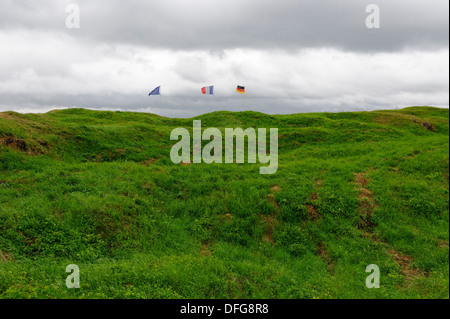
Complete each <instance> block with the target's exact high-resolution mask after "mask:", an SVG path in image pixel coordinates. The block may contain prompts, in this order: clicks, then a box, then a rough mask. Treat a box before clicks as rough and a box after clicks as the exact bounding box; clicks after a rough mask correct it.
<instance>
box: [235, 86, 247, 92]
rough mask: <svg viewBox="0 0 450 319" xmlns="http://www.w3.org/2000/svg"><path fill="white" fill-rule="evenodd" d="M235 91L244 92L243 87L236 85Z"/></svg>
mask: <svg viewBox="0 0 450 319" xmlns="http://www.w3.org/2000/svg"><path fill="white" fill-rule="evenodd" d="M236 92H238V93H241V94H245V87H244V86H240V85H238V86H237V88H236Z"/></svg>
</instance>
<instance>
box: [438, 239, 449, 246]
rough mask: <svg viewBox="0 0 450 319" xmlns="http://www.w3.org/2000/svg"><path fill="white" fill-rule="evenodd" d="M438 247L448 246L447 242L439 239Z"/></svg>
mask: <svg viewBox="0 0 450 319" xmlns="http://www.w3.org/2000/svg"><path fill="white" fill-rule="evenodd" d="M439 247H441V248H448V242H446V241H443V240H441V241H440V242H439Z"/></svg>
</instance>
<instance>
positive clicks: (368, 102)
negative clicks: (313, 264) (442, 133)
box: [0, 0, 449, 117]
mask: <svg viewBox="0 0 450 319" xmlns="http://www.w3.org/2000/svg"><path fill="white" fill-rule="evenodd" d="M372 3H373V4H377V5H378V6H379V8H380V17H381V20H380V21H381V25H380V28H379V29H368V28H367V27H366V18H367V16H368V15H369V14H370V13H366V7H367V6H368V5H369V4H372ZM68 4H77V5H78V6H79V9H80V28H73V29H69V28H67V27H66V19H67V17H68V16H69V15H70V14H71V13H72V12H69V13H67V12H66V7H67V5H68ZM448 59H449V1H447V0H426V1H425V0H420V1H419V0H368V1H365V0H339V1H336V0H301V1H299V0H277V1H266V0H214V1H212V0H207V1H206V0H165V1H161V0H159V1H153V0H150V1H149V0H141V1H139V0H131V1H130V0H128V1H125V0H122V1H119V0H89V1H88V0H79V1H75V0H67V1H66V0H0V111H6V110H13V111H18V112H46V111H49V110H51V109H55V108H68V107H83V108H90V109H100V110H130V111H140V112H152V113H157V114H160V115H164V116H176V117H186V116H193V115H198V114H202V113H206V112H210V111H215V110H230V111H241V110H255V111H261V112H265V113H269V114H277V113H298V112H322V111H328V112H337V111H353V110H375V109H393V108H399V107H405V106H412V105H433V106H441V107H448V104H449V62H448ZM158 85H161V93H162V96H161V99H160V98H159V97H156V96H148V93H149V92H150V91H151V90H152V89H154V88H155V87H156V86H158ZM205 85H214V86H215V87H214V88H215V94H214V96H204V95H202V94H201V91H200V89H201V87H203V86H205ZM237 85H241V86H245V88H246V96H245V97H244V96H242V95H240V94H238V93H236V86H237Z"/></svg>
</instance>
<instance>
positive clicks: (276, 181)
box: [0, 107, 449, 298]
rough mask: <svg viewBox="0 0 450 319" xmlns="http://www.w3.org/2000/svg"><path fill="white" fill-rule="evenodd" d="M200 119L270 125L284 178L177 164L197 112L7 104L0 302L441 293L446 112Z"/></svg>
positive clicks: (444, 292)
mask: <svg viewBox="0 0 450 319" xmlns="http://www.w3.org/2000/svg"><path fill="white" fill-rule="evenodd" d="M195 119H201V120H202V128H203V129H205V128H207V127H218V128H220V129H221V131H222V132H223V131H224V128H226V127H231V128H235V127H241V128H243V129H245V128H248V127H254V128H258V127H259V128H271V127H276V128H278V133H279V154H280V155H279V167H278V171H277V172H276V173H275V174H273V175H260V174H259V167H260V166H261V164H259V163H257V164H210V165H208V164H204V163H202V164H192V165H188V166H183V165H176V164H173V163H172V162H171V160H170V148H171V145H173V144H174V143H175V142H176V141H171V140H170V138H169V137H170V132H171V131H172V129H174V128H176V127H185V128H187V129H188V130H189V131H192V120H193V119H174V118H164V117H160V116H156V115H153V114H145V113H131V112H103V111H102V112H100V111H90V110H84V109H68V110H58V111H52V112H49V113H46V114H19V113H14V112H4V113H0V298H449V254H448V253H449V248H448V242H449V205H448V189H449V188H448V181H449V179H448V178H449V111H448V109H438V108H431V107H412V108H405V109H402V110H395V111H394V110H392V111H375V112H357V113H311V114H293V115H266V114H262V113H257V112H213V113H209V114H204V115H201V116H198V117H196V118H195ZM205 143H206V142H205ZM274 186H275V188H274ZM68 264H77V265H78V266H79V267H80V271H81V288H80V289H67V288H66V286H65V279H66V276H67V275H68V274H67V273H65V268H66V266H67V265H68ZM369 264H377V265H378V266H379V267H380V271H381V288H380V289H368V288H366V287H365V279H366V276H368V275H369V274H368V273H366V272H365V268H366V266H367V265H369Z"/></svg>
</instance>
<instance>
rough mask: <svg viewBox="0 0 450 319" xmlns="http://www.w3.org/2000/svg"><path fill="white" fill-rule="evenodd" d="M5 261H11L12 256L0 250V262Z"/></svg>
mask: <svg viewBox="0 0 450 319" xmlns="http://www.w3.org/2000/svg"><path fill="white" fill-rule="evenodd" d="M7 261H12V256H11V255H10V254H9V253H8V252H6V251H2V250H0V262H7Z"/></svg>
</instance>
